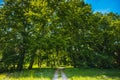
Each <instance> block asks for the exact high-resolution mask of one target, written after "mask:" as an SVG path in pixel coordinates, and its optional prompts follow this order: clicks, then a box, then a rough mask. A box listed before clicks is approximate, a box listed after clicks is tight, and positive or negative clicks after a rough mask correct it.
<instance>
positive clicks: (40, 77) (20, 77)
mask: <svg viewBox="0 0 120 80" xmlns="http://www.w3.org/2000/svg"><path fill="white" fill-rule="evenodd" d="M53 76H54V69H51V68H41V69H32V70H23V71H21V72H13V73H2V74H0V80H51V79H52V78H53Z"/></svg>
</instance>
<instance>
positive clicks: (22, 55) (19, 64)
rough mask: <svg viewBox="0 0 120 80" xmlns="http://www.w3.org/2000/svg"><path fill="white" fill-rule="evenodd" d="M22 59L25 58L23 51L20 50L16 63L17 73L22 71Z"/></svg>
mask: <svg viewBox="0 0 120 80" xmlns="http://www.w3.org/2000/svg"><path fill="white" fill-rule="evenodd" d="M24 58H25V50H22V51H21V54H20V56H19V61H18V65H17V70H18V71H21V70H22V69H23V64H24Z"/></svg>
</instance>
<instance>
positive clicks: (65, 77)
mask: <svg viewBox="0 0 120 80" xmlns="http://www.w3.org/2000/svg"><path fill="white" fill-rule="evenodd" d="M61 76H62V80H68V79H67V76H66V75H65V73H64V72H63V71H62V70H61Z"/></svg>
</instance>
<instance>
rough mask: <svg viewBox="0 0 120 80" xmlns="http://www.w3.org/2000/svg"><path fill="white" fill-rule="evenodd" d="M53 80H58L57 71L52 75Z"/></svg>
mask: <svg viewBox="0 0 120 80" xmlns="http://www.w3.org/2000/svg"><path fill="white" fill-rule="evenodd" d="M53 80H58V70H56V71H55V74H54V77H53Z"/></svg>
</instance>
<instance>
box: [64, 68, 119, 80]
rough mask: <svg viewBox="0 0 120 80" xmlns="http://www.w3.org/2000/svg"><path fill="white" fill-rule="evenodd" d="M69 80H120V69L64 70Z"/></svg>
mask: <svg viewBox="0 0 120 80" xmlns="http://www.w3.org/2000/svg"><path fill="white" fill-rule="evenodd" d="M64 72H65V73H66V76H67V77H68V79H69V80H120V70H119V69H77V68H67V69H65V70H64Z"/></svg>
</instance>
